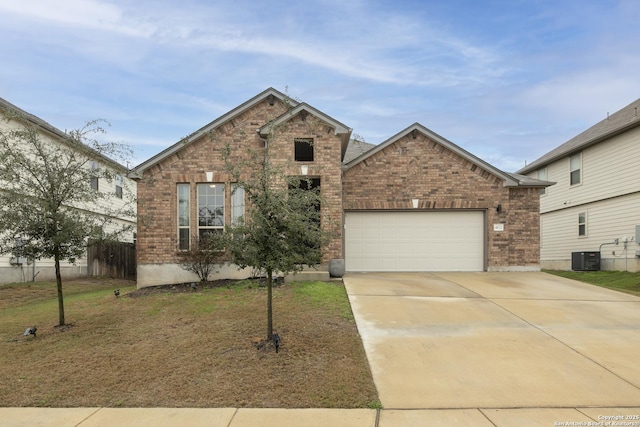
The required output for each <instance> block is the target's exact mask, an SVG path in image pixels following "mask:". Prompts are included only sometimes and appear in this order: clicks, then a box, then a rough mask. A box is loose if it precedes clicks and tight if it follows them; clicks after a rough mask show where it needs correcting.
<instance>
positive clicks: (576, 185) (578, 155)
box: [569, 152, 584, 188]
mask: <svg viewBox="0 0 640 427" xmlns="http://www.w3.org/2000/svg"><path fill="white" fill-rule="evenodd" d="M574 157H579V159H580V167H579V168H578V169H571V159H572V158H574ZM576 170H578V171H580V182H578V183H577V184H572V183H571V174H572V173H573V172H574V171H576ZM583 181H584V170H583V168H582V152H580V153H578V154H574V155H572V156H569V187H570V188H572V187H578V186H580V185H582V182H583Z"/></svg>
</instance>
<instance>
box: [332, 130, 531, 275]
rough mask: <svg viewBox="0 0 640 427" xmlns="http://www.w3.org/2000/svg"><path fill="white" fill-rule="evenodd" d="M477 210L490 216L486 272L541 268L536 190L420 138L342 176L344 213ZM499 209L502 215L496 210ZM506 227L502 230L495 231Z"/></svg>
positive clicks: (396, 145)
mask: <svg viewBox="0 0 640 427" xmlns="http://www.w3.org/2000/svg"><path fill="white" fill-rule="evenodd" d="M412 199H419V201H420V202H419V209H422V210H427V211H428V210H440V209H459V210H464V209H473V210H483V211H485V212H486V219H487V227H486V229H487V236H486V239H487V251H488V254H487V255H488V262H487V263H488V268H489V269H496V268H500V267H508V266H535V265H539V220H538V202H539V197H538V190H537V189H527V188H507V187H504V185H503V180H502V179H501V178H498V177H496V176H494V175H492V174H491V173H489V172H488V171H486V170H484V169H482V168H480V167H479V166H477V165H475V164H473V163H471V162H469V161H468V160H466V159H464V158H463V157H460V156H459V155H458V154H456V153H454V152H453V151H450V150H449V149H447V148H445V147H444V146H442V145H440V144H438V143H436V142H435V141H433V140H431V139H429V138H428V137H427V136H425V135H423V134H421V133H418V134H417V135H416V138H415V139H414V138H413V136H412V135H407V136H405V137H404V138H401V139H399V140H398V141H396V142H395V143H393V144H391V145H389V146H387V147H385V148H384V149H383V150H381V151H380V152H378V153H376V154H374V155H373V156H371V157H369V158H368V159H366V160H365V161H363V162H360V163H358V164H357V165H355V166H353V167H352V168H350V169H349V170H347V171H346V172H345V173H344V174H343V201H344V202H343V206H344V209H345V210H370V209H375V210H387V209H389V210H392V209H407V210H409V209H410V210H414V209H413V207H412ZM499 204H500V205H501V208H502V209H501V210H502V212H500V213H499V212H498V211H497V206H498V205H499ZM498 223H502V224H505V225H504V231H494V230H493V224H498Z"/></svg>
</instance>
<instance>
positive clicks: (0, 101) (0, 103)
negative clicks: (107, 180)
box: [0, 98, 127, 171]
mask: <svg viewBox="0 0 640 427" xmlns="http://www.w3.org/2000/svg"><path fill="white" fill-rule="evenodd" d="M5 109H6V110H9V111H14V112H15V113H17V114H18V116H19V117H20V118H21V119H23V120H26V121H27V122H29V123H31V124H33V125H35V126H37V127H39V128H40V129H42V130H43V131H45V132H47V133H49V134H51V135H52V136H54V137H56V138H58V139H59V140H60V141H62V142H65V141H68V140H69V135H67V133H66V132H63V131H61V130H60V129H58V128H57V127H55V126H53V125H51V124H49V123H47V122H46V121H44V120H42V119H41V118H40V117H38V116H35V115H33V114H31V113H28V112H26V111H25V110H23V109H22V108H20V107H18V106H16V105H14V104H12V103H11V102H9V101H7V100H6V99H4V98H0V112H1V110H5ZM67 143H68V142H67ZM85 147H86V149H87V150H89V151H90V152H91V153H93V154H92V155H94V156H96V157H97V158H99V159H101V160H103V161H104V162H105V163H109V164H111V166H113V167H114V168H116V169H119V170H121V171H126V170H127V168H126V167H125V166H124V165H122V164H120V163H118V162H117V161H115V160H113V159H112V158H110V157H107V156H105V155H104V154H102V153H99V152H97V151H96V150H94V149H93V148H91V147H89V146H86V145H85Z"/></svg>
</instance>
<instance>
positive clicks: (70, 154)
mask: <svg viewBox="0 0 640 427" xmlns="http://www.w3.org/2000/svg"><path fill="white" fill-rule="evenodd" d="M37 123H38V124H36V123H34V119H33V118H32V117H31V116H27V115H26V114H25V113H24V112H22V111H18V110H15V109H11V108H5V107H3V108H1V109H0V185H1V187H0V253H11V254H13V256H19V257H25V258H27V259H32V260H39V259H43V258H52V259H53V261H54V264H55V276H56V284H57V295H58V313H59V325H60V326H63V325H65V316H64V300H63V293H62V275H61V262H64V261H68V262H71V263H73V262H75V261H76V260H77V259H78V258H79V257H81V256H83V255H84V254H85V252H86V247H87V243H88V240H89V239H103V240H110V239H113V240H117V239H118V238H119V237H120V236H121V235H122V234H124V233H126V232H131V231H132V228H133V227H134V226H133V225H131V224H130V223H129V224H127V223H122V222H119V221H117V220H116V218H130V219H132V220H134V221H135V211H134V203H133V202H134V200H133V199H132V198H131V197H132V196H131V195H132V194H133V192H132V191H126V189H123V188H122V187H120V191H121V193H120V194H119V195H118V194H117V193H116V192H107V191H100V190H98V189H97V188H96V187H97V183H98V182H99V181H98V180H103V181H102V182H103V183H104V182H105V180H106V181H107V182H114V181H116V182H119V183H120V184H121V185H123V186H126V184H125V180H124V179H123V176H124V175H125V174H126V170H125V169H124V167H122V166H120V165H119V164H118V163H116V162H115V161H114V160H111V158H117V157H120V158H123V157H121V156H124V155H126V154H127V153H128V150H127V148H126V146H124V145H123V144H118V143H103V142H100V141H99V140H98V139H96V135H101V134H104V133H105V130H104V128H103V127H102V125H103V124H104V123H106V122H104V121H103V120H96V121H92V122H89V123H87V124H86V126H84V127H83V128H82V129H79V130H74V131H71V132H68V133H62V132H61V131H58V130H57V129H55V128H52V127H49V126H48V125H46V123H44V122H42V123H39V122H37ZM43 124H44V125H43ZM114 188H116V190H117V187H115V186H114ZM123 190H125V191H124V193H125V194H126V197H125V198H123V199H120V198H119V197H122V196H123V194H122V191H123ZM127 198H131V199H130V200H127ZM97 211H99V212H100V213H97Z"/></svg>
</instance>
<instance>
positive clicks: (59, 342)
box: [0, 280, 378, 408]
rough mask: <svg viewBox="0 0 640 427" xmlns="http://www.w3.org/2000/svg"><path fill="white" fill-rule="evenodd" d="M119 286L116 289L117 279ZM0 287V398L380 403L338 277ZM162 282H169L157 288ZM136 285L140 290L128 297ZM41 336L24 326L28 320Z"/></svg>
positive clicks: (141, 403) (133, 403) (64, 403)
mask: <svg viewBox="0 0 640 427" xmlns="http://www.w3.org/2000/svg"><path fill="white" fill-rule="evenodd" d="M118 288H119V289H121V293H122V295H121V296H120V298H116V297H115V296H114V295H113V290H114V289H118ZM64 289H65V291H66V296H65V305H66V318H67V321H68V323H69V324H70V326H69V327H67V328H56V327H54V326H53V325H54V324H55V323H56V320H57V302H56V297H55V285H54V284H51V283H43V284H20V285H12V286H9V287H0V296H1V297H0V348H1V351H0V406H52V407H74V406H82V407H101V406H104V407H284V408H296V407H341V408H356V407H367V406H375V405H376V404H377V402H378V397H377V394H376V390H375V387H374V385H373V381H372V379H371V375H370V371H369V367H368V364H367V361H366V357H365V354H364V350H363V347H362V343H361V341H360V338H359V335H358V333H357V330H356V327H355V323H354V321H353V318H352V316H351V312H350V308H349V306H348V300H347V298H346V293H345V291H344V287H343V285H342V284H341V283H317V282H316V283H312V284H301V285H298V284H294V285H285V286H281V287H277V288H275V289H274V329H275V330H276V332H278V333H279V334H280V336H281V337H282V346H281V348H280V352H279V353H276V352H275V350H274V348H273V346H272V345H268V346H266V347H261V348H260V349H259V348H258V347H260V346H259V345H258V344H259V343H260V341H261V340H262V339H263V338H264V337H265V335H266V313H265V311H266V309H265V307H266V290H265V289H264V288H263V287H259V286H257V285H256V283H248V282H244V284H240V285H234V286H222V287H217V288H213V289H198V290H197V291H196V292H192V291H191V290H190V289H184V288H181V287H177V288H175V289H174V290H173V291H172V292H161V291H159V290H156V291H146V292H143V293H139V292H134V291H135V286H133V284H132V283H131V282H117V281H111V280H104V281H101V280H91V281H74V282H69V283H67V284H65V285H64ZM165 291H166V289H165ZM132 294H134V295H137V297H135V298H132V297H131V296H132ZM33 325H35V326H37V327H38V332H37V337H35V338H34V337H22V336H21V334H22V332H23V331H24V330H25V328H26V327H28V326H33Z"/></svg>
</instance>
